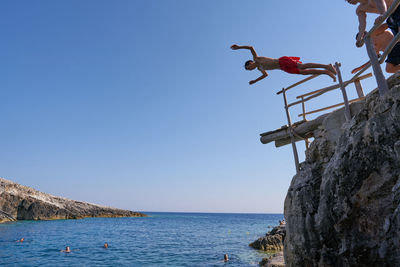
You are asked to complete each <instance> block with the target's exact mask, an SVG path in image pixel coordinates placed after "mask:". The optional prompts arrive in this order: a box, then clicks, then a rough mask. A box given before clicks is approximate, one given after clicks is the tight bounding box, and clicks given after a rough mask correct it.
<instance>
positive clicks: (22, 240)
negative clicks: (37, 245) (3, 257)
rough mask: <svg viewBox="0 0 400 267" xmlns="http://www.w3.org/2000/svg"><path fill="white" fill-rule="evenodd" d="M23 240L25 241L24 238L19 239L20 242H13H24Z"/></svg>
mask: <svg viewBox="0 0 400 267" xmlns="http://www.w3.org/2000/svg"><path fill="white" fill-rule="evenodd" d="M24 240H25V238H21V239H20V240H17V241H15V242H21V243H22V242H24Z"/></svg>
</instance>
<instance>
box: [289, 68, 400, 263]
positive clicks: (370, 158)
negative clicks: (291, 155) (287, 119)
mask: <svg viewBox="0 0 400 267" xmlns="http://www.w3.org/2000/svg"><path fill="white" fill-rule="evenodd" d="M398 81H399V78H398V77H397V76H394V77H392V78H391V79H390V81H389V85H390V87H391V91H390V92H389V93H388V94H387V95H386V96H384V97H382V98H380V97H379V94H378V93H377V92H375V93H371V94H370V95H368V96H367V98H366V99H365V100H364V101H362V102H360V103H357V104H356V105H353V107H352V115H353V118H352V120H351V121H350V122H349V123H343V122H344V116H343V111H341V110H339V111H336V112H333V113H332V114H330V115H329V116H327V117H326V119H325V120H324V123H323V124H322V126H321V127H319V129H318V130H317V132H316V133H315V140H314V141H313V143H312V144H311V146H310V148H309V149H308V150H307V151H306V160H305V161H304V162H303V163H301V170H300V172H299V173H298V174H297V175H295V176H294V177H293V180H292V182H291V185H290V188H289V190H288V193H287V196H286V200H285V218H286V220H287V226H286V231H287V232H286V239H285V248H284V254H285V260H286V263H287V266H400V85H397V84H398V83H399V82H398Z"/></svg>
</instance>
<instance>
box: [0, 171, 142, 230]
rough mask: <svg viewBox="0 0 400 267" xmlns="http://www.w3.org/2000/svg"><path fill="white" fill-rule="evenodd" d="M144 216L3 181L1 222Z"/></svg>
mask: <svg viewBox="0 0 400 267" xmlns="http://www.w3.org/2000/svg"><path fill="white" fill-rule="evenodd" d="M143 216H146V215H144V214H142V213H138V212H133V211H128V210H120V209H114V208H110V207H104V206H100V205H95V204H90V203H86V202H81V201H75V200H70V199H67V198H63V197H56V196H52V195H49V194H45V193H42V192H39V191H37V190H35V189H33V188H30V187H27V186H22V185H19V184H17V183H14V182H11V181H8V180H6V179H3V178H0V222H7V221H13V220H54V219H79V218H85V217H143Z"/></svg>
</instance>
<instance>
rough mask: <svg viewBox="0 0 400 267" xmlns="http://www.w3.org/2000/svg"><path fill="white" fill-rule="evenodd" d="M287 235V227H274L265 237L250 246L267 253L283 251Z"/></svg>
mask: <svg viewBox="0 0 400 267" xmlns="http://www.w3.org/2000/svg"><path fill="white" fill-rule="evenodd" d="M285 235H286V230H285V225H279V226H276V227H274V228H273V229H272V230H271V231H270V232H268V233H267V234H266V235H265V236H263V237H260V238H259V239H257V240H256V241H254V242H253V243H251V244H249V246H250V247H253V248H255V249H260V250H264V251H267V252H275V251H280V250H283V242H284V239H285Z"/></svg>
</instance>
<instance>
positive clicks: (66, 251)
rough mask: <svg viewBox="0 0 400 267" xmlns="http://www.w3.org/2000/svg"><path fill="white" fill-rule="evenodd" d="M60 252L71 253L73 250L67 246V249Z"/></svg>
mask: <svg viewBox="0 0 400 267" xmlns="http://www.w3.org/2000/svg"><path fill="white" fill-rule="evenodd" d="M60 252H65V253H70V252H71V249H70V247H69V246H66V247H65V250H60Z"/></svg>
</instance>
